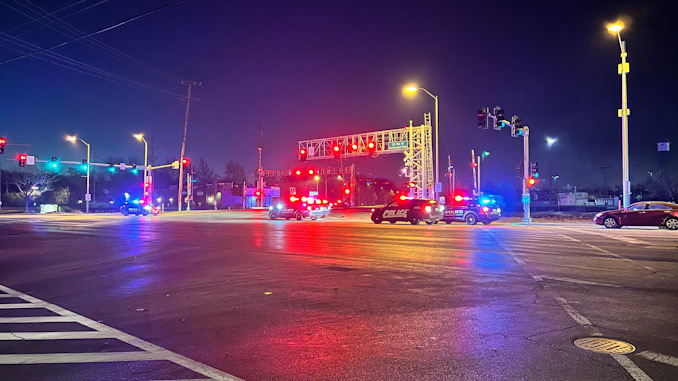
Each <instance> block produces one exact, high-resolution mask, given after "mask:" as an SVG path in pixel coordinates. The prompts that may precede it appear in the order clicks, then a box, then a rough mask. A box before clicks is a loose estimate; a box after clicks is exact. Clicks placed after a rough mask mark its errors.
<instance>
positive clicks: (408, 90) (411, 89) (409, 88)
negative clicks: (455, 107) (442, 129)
mask: <svg viewBox="0 0 678 381" xmlns="http://www.w3.org/2000/svg"><path fill="white" fill-rule="evenodd" d="M418 90H421V91H423V92H425V93H426V94H428V95H430V96H431V98H433V99H434V100H435V103H436V105H435V111H436V176H435V182H436V184H438V173H439V172H440V165H439V154H438V96H437V95H433V94H431V93H430V92H429V91H428V90H426V89H425V88H423V87H419V86H418V85H417V84H409V85H405V87H403V93H404V94H408V95H415V94H416V93H417V91H418ZM433 198H434V199H436V200H438V197H437V193H436V189H435V186H434V187H433Z"/></svg>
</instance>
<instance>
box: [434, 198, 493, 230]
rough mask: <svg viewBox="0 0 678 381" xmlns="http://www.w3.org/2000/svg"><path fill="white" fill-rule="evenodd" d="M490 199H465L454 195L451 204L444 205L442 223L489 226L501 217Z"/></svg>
mask: <svg viewBox="0 0 678 381" xmlns="http://www.w3.org/2000/svg"><path fill="white" fill-rule="evenodd" d="M496 204H497V203H496V200H495V199H494V198H492V197H480V198H476V197H465V196H461V195H456V196H454V197H453V198H452V200H451V202H450V203H448V204H447V205H445V212H444V215H443V221H445V223H446V224H450V223H452V222H453V221H459V222H466V223H467V224H469V225H475V224H477V223H478V222H482V223H483V224H485V225H489V224H491V223H492V221H496V220H498V219H499V218H500V217H501V208H500V207H498V206H497V205H496Z"/></svg>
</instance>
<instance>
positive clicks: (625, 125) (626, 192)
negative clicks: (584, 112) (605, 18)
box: [607, 21, 631, 208]
mask: <svg viewBox="0 0 678 381" xmlns="http://www.w3.org/2000/svg"><path fill="white" fill-rule="evenodd" d="M622 29H624V23H622V22H621V21H617V22H616V23H614V24H610V25H608V26H607V30H608V32H610V33H612V34H616V35H617V39H618V40H619V48H620V49H621V64H619V66H618V69H617V72H618V74H619V75H621V79H622V94H621V98H622V99H621V109H619V110H618V112H617V115H619V117H620V118H621V120H622V194H623V202H624V208H626V207H628V206H629V204H630V203H631V181H630V180H629V118H628V117H629V113H630V111H631V110H629V108H628V107H627V104H626V100H627V99H626V74H627V73H628V72H629V63H628V62H626V43H625V42H624V41H622V39H621V30H622Z"/></svg>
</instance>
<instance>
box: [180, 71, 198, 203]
mask: <svg viewBox="0 0 678 381" xmlns="http://www.w3.org/2000/svg"><path fill="white" fill-rule="evenodd" d="M181 84H182V85H184V86H188V96H187V97H186V116H185V117H184V138H183V140H182V141H181V155H180V156H179V163H183V162H184V154H185V153H186V130H187V128H188V110H189V108H190V106H191V88H192V87H193V86H202V83H200V82H193V81H181ZM183 190H184V166H183V165H180V166H179V197H177V200H178V204H177V205H178V206H179V211H180V212H181V195H182V192H183Z"/></svg>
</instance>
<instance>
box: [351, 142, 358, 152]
mask: <svg viewBox="0 0 678 381" xmlns="http://www.w3.org/2000/svg"><path fill="white" fill-rule="evenodd" d="M351 151H353V152H358V144H356V143H353V144H351Z"/></svg>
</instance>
